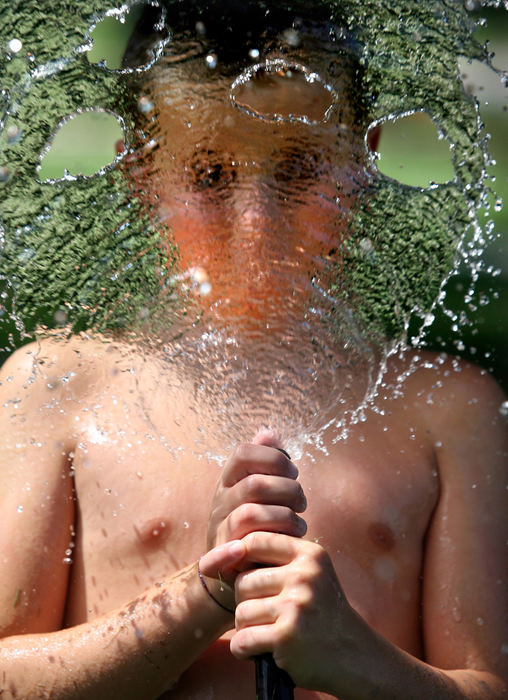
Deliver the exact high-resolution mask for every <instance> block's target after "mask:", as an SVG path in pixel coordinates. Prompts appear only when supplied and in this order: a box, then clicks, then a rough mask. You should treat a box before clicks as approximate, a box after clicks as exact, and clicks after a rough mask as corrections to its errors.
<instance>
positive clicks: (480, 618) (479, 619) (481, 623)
mask: <svg viewBox="0 0 508 700" xmlns="http://www.w3.org/2000/svg"><path fill="white" fill-rule="evenodd" d="M476 624H477V625H479V626H480V627H481V626H482V625H483V617H477V618H476Z"/></svg>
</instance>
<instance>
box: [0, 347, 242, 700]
mask: <svg viewBox="0 0 508 700" xmlns="http://www.w3.org/2000/svg"><path fill="white" fill-rule="evenodd" d="M33 349H34V348H33V347H32V348H28V349H26V348H24V349H23V350H21V351H18V352H17V353H15V354H14V355H13V356H12V357H11V358H10V359H9V360H8V362H7V363H6V365H5V366H4V368H3V369H2V373H1V375H0V381H1V386H0V417H1V420H0V445H1V447H2V449H1V452H0V512H1V514H2V516H1V520H2V525H1V527H0V561H1V567H0V668H1V669H2V672H1V674H0V695H1V697H2V699H6V698H39V697H40V698H43V697H44V698H45V697H48V693H49V694H51V697H52V698H55V699H57V698H58V699H59V698H72V699H73V700H76V699H77V698H93V699H94V700H98V699H100V698H104V699H106V698H107V699H108V700H109V699H110V698H112V697H122V698H140V697H143V698H147V699H149V698H156V697H158V696H159V695H160V694H161V693H162V692H163V691H165V690H167V689H168V688H169V687H170V686H171V685H172V684H173V683H174V682H175V681H176V680H177V679H178V677H179V675H180V674H181V673H182V672H183V671H184V670H185V669H186V668H187V667H188V666H189V665H190V664H191V663H192V662H193V661H194V660H195V659H196V658H197V657H198V656H199V655H200V654H201V653H202V652H203V651H204V650H205V649H206V648H207V647H208V646H209V645H210V644H211V643H212V642H213V641H215V640H216V639H217V638H218V637H219V636H220V635H221V634H222V633H223V632H224V631H225V630H226V629H229V628H230V627H231V626H232V623H233V616H232V615H230V614H229V613H227V612H225V611H224V610H222V609H221V608H220V607H219V606H217V604H216V603H214V601H213V600H211V598H210V597H209V596H208V595H207V594H206V593H205V591H204V590H203V587H202V585H201V583H200V580H199V577H198V574H197V571H196V565H194V566H192V567H189V568H188V569H186V570H184V571H182V572H179V574H177V575H176V576H174V577H172V578H171V579H168V580H163V581H162V582H161V584H160V585H158V586H154V587H152V588H150V589H149V590H147V591H146V592H145V593H144V594H143V595H141V596H140V597H139V598H138V599H137V600H134V601H132V602H131V603H130V604H129V605H126V606H124V607H122V608H119V609H117V610H114V611H113V612H111V613H108V614H107V615H104V616H103V617H101V618H99V619H96V620H94V621H93V622H91V623H86V624H83V625H80V626H78V627H74V628H70V629H63V630H62V629H61V627H62V624H63V617H64V612H65V604H66V597H67V585H68V577H69V569H70V565H69V563H67V562H65V561H64V560H65V559H66V558H69V556H68V554H69V553H68V552H67V553H66V550H68V549H69V548H70V543H71V542H72V540H73V532H72V529H73V526H74V511H75V507H76V504H75V499H74V493H73V478H72V475H71V461H69V460H68V456H69V453H70V451H71V450H72V441H71V438H70V437H69V435H71V432H72V429H71V427H70V422H71V421H69V420H68V419H67V413H69V414H71V413H72V412H71V411H69V410H68V409H69V405H70V402H69V401H66V395H65V384H66V383H65V382H64V385H63V386H62V387H60V388H58V387H55V386H54V384H53V383H52V380H51V376H50V375H51V373H48V374H46V376H45V374H44V368H43V367H42V368H40V370H41V371H39V370H38V371H37V372H35V371H34V360H33V357H32V356H31V355H30V354H29V353H30V351H31V350H32V351H33ZM48 384H49V386H48ZM226 547H227V545H226ZM226 557H227V555H226ZM71 558H72V554H71ZM209 585H210V586H212V585H213V582H212V581H210V582H209ZM212 590H213V589H212ZM217 595H219V594H217Z"/></svg>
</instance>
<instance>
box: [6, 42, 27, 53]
mask: <svg viewBox="0 0 508 700" xmlns="http://www.w3.org/2000/svg"><path fill="white" fill-rule="evenodd" d="M7 46H8V47H9V51H10V52H11V53H19V52H20V51H21V49H22V48H23V44H22V43H21V41H20V40H19V39H11V40H10V41H9V43H8V44H7Z"/></svg>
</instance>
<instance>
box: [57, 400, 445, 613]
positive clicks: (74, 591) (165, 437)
mask: <svg viewBox="0 0 508 700" xmlns="http://www.w3.org/2000/svg"><path fill="white" fill-rule="evenodd" d="M104 416H107V419H105V418H104ZM120 417H125V416H124V411H123V410H122V412H121V413H120V414H115V411H114V410H110V411H108V412H102V413H101V414H100V419H95V418H94V417H93V415H92V414H89V415H88V416H87V418H86V420H87V423H86V424H85V423H84V424H83V427H82V432H81V435H80V440H79V442H78V444H77V447H76V450H75V454H74V467H75V483H76V490H77V496H78V502H79V520H78V523H77V525H78V527H77V540H76V547H75V556H74V564H73V571H72V580H71V595H70V597H69V606H68V611H67V617H68V620H67V622H68V623H76V622H80V621H82V620H83V619H85V618H90V617H95V616H97V615H99V614H101V613H103V612H106V611H107V610H111V609H113V608H114V607H116V606H118V605H121V604H123V603H125V602H127V601H128V600H130V599H131V598H132V597H134V596H135V595H137V594H139V593H140V591H142V590H143V589H144V588H146V587H147V586H149V585H151V584H152V583H154V582H156V581H157V580H160V579H162V578H163V577H165V576H168V575H171V573H173V572H175V571H177V570H179V569H180V568H182V567H184V566H186V565H187V564H189V563H191V562H192V561H195V560H196V559H197V558H198V557H199V555H200V554H202V553H203V552H204V551H205V543H206V527H207V520H208V513H209V509H210V504H211V500H212V497H213V492H214V489H215V484H216V482H217V479H218V478H219V476H220V473H221V465H220V463H219V462H218V461H217V460H215V459H210V458H208V457H206V456H204V455H203V454H200V453H199V452H197V451H196V450H195V448H194V446H195V440H194V438H193V435H192V431H191V430H189V429H186V428H187V426H185V425H183V426H175V425H171V426H170V423H169V422H168V426H170V427H168V429H167V430H165V431H164V434H161V432H160V431H158V430H155V429H154V426H153V425H150V424H149V422H148V421H147V420H145V419H144V417H143V416H140V415H138V414H136V412H135V411H133V412H132V413H131V415H130V416H129V420H128V421H127V420H120ZM383 436H385V437H383ZM298 467H299V470H300V477H299V478H300V481H301V483H302V486H303V489H304V491H305V493H306V496H307V500H308V509H307V512H306V514H305V516H304V517H305V519H306V521H307V524H308V532H307V535H306V537H307V538H309V539H315V540H317V541H319V542H320V543H321V544H322V545H323V546H324V547H325V548H326V549H327V551H328V552H329V554H330V555H331V557H332V559H333V561H334V563H335V566H336V569H337V571H338V573H339V576H340V578H341V582H342V584H343V586H344V588H345V590H346V594H348V595H349V596H350V598H352V602H353V604H355V606H356V607H357V608H358V609H359V610H360V612H362V613H363V614H364V615H365V616H366V617H373V616H374V617H375V616H376V615H378V614H379V613H378V612H376V610H377V611H379V609H380V603H382V605H384V606H385V607H386V606H388V607H390V606H393V605H402V606H404V605H411V607H412V608H414V607H415V603H416V598H417V596H418V573H419V570H420V566H421V562H420V561H419V555H418V553H419V552H420V551H421V538H422V537H423V534H424V531H425V528H426V525H427V522H428V518H429V516H430V513H431V510H432V507H433V505H434V499H435V496H436V494H435V491H434V489H435V487H436V484H435V483H434V482H433V479H432V478H431V476H430V475H431V473H432V470H431V466H430V465H429V463H428V456H427V455H426V454H425V451H424V450H423V449H421V447H420V446H419V445H418V444H416V443H415V441H414V440H410V439H409V436H407V439H406V438H399V439H397V440H393V439H391V438H388V437H386V431H384V430H383V429H381V428H380V426H378V425H377V424H375V423H373V424H372V425H369V424H368V423H367V424H363V426H362V431H361V434H360V433H358V434H355V435H352V436H351V438H350V440H348V441H347V443H346V444H341V443H339V444H337V445H335V446H332V445H329V454H328V455H326V454H324V453H322V452H317V453H315V454H313V455H312V459H310V458H303V459H302V460H300V461H299V462H298ZM415 544H416V547H415ZM415 552H416V554H415ZM383 598H384V600H383ZM85 600H86V604H84V601H85Z"/></svg>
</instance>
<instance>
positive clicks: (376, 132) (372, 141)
mask: <svg viewBox="0 0 508 700" xmlns="http://www.w3.org/2000/svg"><path fill="white" fill-rule="evenodd" d="M380 138H381V126H380V125H379V124H378V125H377V126H373V127H372V129H369V133H368V134H367V143H368V145H369V149H370V150H371V151H372V152H374V151H377V147H378V145H379V139H380Z"/></svg>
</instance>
